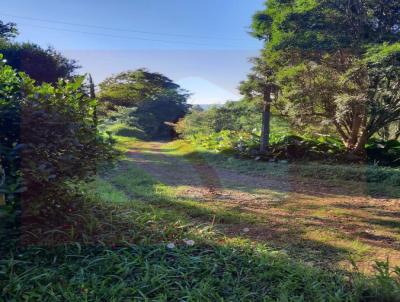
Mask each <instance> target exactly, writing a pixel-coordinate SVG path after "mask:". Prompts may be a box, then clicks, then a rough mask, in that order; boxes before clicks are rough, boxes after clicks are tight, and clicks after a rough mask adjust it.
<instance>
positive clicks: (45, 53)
mask: <svg viewBox="0 0 400 302" xmlns="http://www.w3.org/2000/svg"><path fill="white" fill-rule="evenodd" d="M0 53H2V54H3V56H4V59H6V60H7V64H8V65H10V66H11V67H13V68H14V69H16V70H18V71H23V72H25V73H26V74H27V75H28V76H29V77H31V78H32V79H34V80H35V81H37V82H38V83H43V82H47V83H53V84H55V83H57V81H58V79H60V78H64V79H68V78H71V77H72V76H73V75H74V71H75V70H76V69H77V68H78V67H79V66H78V65H77V63H76V61H74V60H70V59H68V58H66V57H64V56H63V55H62V54H61V53H59V52H57V51H56V50H54V49H53V48H51V47H49V48H47V49H44V48H42V47H40V46H39V45H37V44H34V43H16V42H10V41H1V40H0Z"/></svg>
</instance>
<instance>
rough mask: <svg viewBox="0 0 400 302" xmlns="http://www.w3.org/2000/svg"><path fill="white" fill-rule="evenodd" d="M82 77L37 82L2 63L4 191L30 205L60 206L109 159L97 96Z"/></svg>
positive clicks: (10, 198) (12, 200) (9, 197)
mask: <svg viewBox="0 0 400 302" xmlns="http://www.w3.org/2000/svg"><path fill="white" fill-rule="evenodd" d="M82 81H83V77H81V78H77V79H76V80H74V81H64V80H61V79H60V80H59V81H58V83H57V84H55V85H51V84H42V85H37V84H36V83H35V81H34V80H32V79H31V78H29V77H28V76H27V75H25V74H23V73H19V74H17V73H16V72H15V71H14V70H13V69H12V68H11V67H10V66H7V65H2V66H1V67H0V83H1V86H0V94H1V98H0V131H1V133H0V134H1V135H0V139H1V140H0V147H1V149H0V151H1V165H2V166H3V169H4V173H3V174H4V176H5V177H4V178H5V179H4V182H3V184H2V185H1V192H2V193H5V194H6V197H7V202H8V203H9V204H10V205H13V204H14V205H15V203H16V202H17V201H18V199H19V198H20V197H22V201H23V202H24V206H25V208H27V207H29V206H39V205H46V207H47V208H48V209H49V208H53V207H54V208H61V206H63V205H64V204H65V203H68V202H69V194H68V191H69V190H70V186H71V184H73V183H77V182H79V181H82V180H85V179H87V178H88V177H91V176H93V175H94V174H95V173H96V167H97V163H98V162H100V161H102V160H105V159H109V158H110V156H111V154H112V152H111V145H110V144H109V143H108V142H107V141H105V140H104V139H103V138H102V137H101V136H100V135H99V134H98V132H97V129H96V124H95V122H94V119H93V115H94V108H95V104H96V100H94V99H90V98H89V97H88V94H87V92H86V89H85V88H84V86H83V85H82Z"/></svg>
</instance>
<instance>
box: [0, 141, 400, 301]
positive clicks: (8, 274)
mask: <svg viewBox="0 0 400 302" xmlns="http://www.w3.org/2000/svg"><path fill="white" fill-rule="evenodd" d="M118 139H119V138H118ZM131 143H132V141H129V140H126V139H124V140H122V139H119V148H120V150H121V151H123V150H128V149H129V147H130V144H131ZM81 190H82V193H83V196H84V198H85V203H84V204H83V205H82V207H81V208H76V209H74V210H76V211H77V212H72V213H66V215H65V216H66V217H67V218H69V219H71V220H70V222H69V226H68V228H67V229H64V230H63V231H62V233H63V234H62V235H60V233H59V232H54V234H58V235H59V236H58V237H57V236H54V234H47V235H49V236H47V235H46V234H43V233H40V232H39V230H38V229H39V228H35V227H33V228H32V229H30V232H29V233H31V234H35V232H36V237H39V240H38V241H37V242H36V243H35V244H29V245H23V244H20V245H18V246H16V247H14V248H13V249H11V250H9V251H4V252H3V254H2V258H1V259H0V289H1V299H3V300H4V301H399V297H400V271H399V270H398V269H397V271H394V270H393V269H391V268H390V267H389V265H388V264H387V263H386V262H381V263H377V265H376V275H374V276H371V277H366V276H364V275H363V274H361V273H357V272H354V273H351V274H349V273H346V272H341V271H339V270H322V269H321V268H319V267H317V266H313V265H312V264H309V263H306V262H303V261H299V260H298V259H294V258H293V257H291V255H290V254H289V255H288V254H287V252H286V251H284V250H279V249H273V248H271V247H269V246H268V245H267V244H265V243H256V242H254V241H253V240H251V238H247V237H246V236H243V234H242V233H240V232H237V234H236V235H235V234H232V235H231V236H225V235H224V234H223V233H221V232H220V231H219V229H218V228H217V224H232V225H238V226H241V225H242V224H243V223H244V224H249V223H253V224H254V225H257V224H258V223H259V216H257V215H256V214H254V213H248V212H246V211H242V210H236V209H231V208H229V206H227V205H223V204H221V203H218V204H216V203H215V204H214V203H212V202H204V203H202V202H199V201H195V200H190V199H187V198H183V197H181V196H179V195H177V194H176V192H175V191H176V188H172V187H169V186H166V185H164V184H161V183H159V182H158V181H156V180H154V179H153V178H152V177H150V176H149V175H147V174H146V173H145V172H144V171H143V170H140V169H139V168H137V167H136V166H135V164H134V163H133V162H132V161H130V160H129V158H125V159H123V160H122V161H121V162H120V163H119V165H118V166H116V167H114V168H113V169H111V168H110V167H108V169H107V171H105V172H104V173H102V174H101V175H99V177H98V178H97V179H96V180H95V181H94V182H93V183H91V184H89V185H82V188H81ZM78 210H79V211H78ZM71 226H73V227H71ZM38 232H39V233H38ZM27 235H29V234H27ZM315 235H316V236H317V237H318V236H319V235H318V234H315ZM332 236H333V235H332ZM187 239H191V240H193V242H192V243H193V245H192V243H190V244H189V241H188V240H187ZM329 239H330V238H326V241H329ZM171 243H173V244H174V246H171V245H170V244H171ZM168 245H169V246H168Z"/></svg>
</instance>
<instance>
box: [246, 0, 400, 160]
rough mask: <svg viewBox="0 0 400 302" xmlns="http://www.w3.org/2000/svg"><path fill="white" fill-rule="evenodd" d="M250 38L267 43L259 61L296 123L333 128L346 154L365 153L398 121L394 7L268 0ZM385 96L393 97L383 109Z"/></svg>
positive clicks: (358, 1) (399, 15) (374, 1)
mask: <svg viewBox="0 0 400 302" xmlns="http://www.w3.org/2000/svg"><path fill="white" fill-rule="evenodd" d="M253 34H254V35H255V36H256V37H258V38H260V39H263V40H264V41H265V42H266V45H265V52H264V53H265V55H264V60H265V61H266V62H268V64H269V65H270V66H271V67H272V68H273V69H274V70H275V72H276V78H277V80H278V84H279V86H280V87H281V89H282V92H281V99H282V100H285V101H286V106H285V107H286V108H285V110H286V111H287V112H286V113H287V114H288V115H289V116H291V117H292V121H293V122H294V123H296V124H300V125H301V124H307V123H319V124H321V123H322V124H324V123H330V124H331V125H332V127H333V128H334V129H335V131H336V132H337V133H338V135H340V137H341V138H342V140H343V142H344V144H345V145H346V147H347V148H348V150H349V151H351V152H354V153H362V151H363V149H364V145H365V142H366V140H367V139H368V138H369V137H371V136H372V135H374V134H375V133H376V132H377V131H379V130H380V129H381V128H382V127H385V125H387V124H388V123H391V122H393V121H396V120H398V117H397V116H396V114H397V109H396V108H397V105H398V103H397V100H396V98H397V96H396V94H393V93H392V92H393V89H394V88H396V87H395V86H394V81H395V80H396V78H397V76H396V75H395V73H396V72H397V67H396V64H397V61H396V59H395V58H396V56H397V55H396V52H397V51H398V42H399V41H400V3H399V2H398V1H395V0H387V1H379V0H337V1H336V0H335V1H333V0H321V1H316V0H309V1H301V0H269V1H268V2H267V8H266V9H265V10H264V11H261V12H258V13H257V14H256V15H255V17H254V22H253ZM378 53H380V54H378ZM376 56H380V57H381V59H382V60H381V61H380V63H378V62H374V60H373V57H376ZM383 57H385V58H386V59H383ZM393 64H394V65H393ZM389 69H391V70H392V71H391V72H389ZM377 76H378V77H383V78H386V80H385V81H386V83H391V84H387V85H386V84H384V83H383V82H382V81H381V78H379V79H378V78H377ZM389 78H390V80H389ZM382 89H385V90H386V92H387V93H391V94H392V96H391V97H390V102H388V103H386V104H385V105H383V103H382V102H385V101H384V100H383V99H382V98H381V97H380V96H379V95H378V93H377V92H378V91H379V90H382ZM385 99H387V98H386V96H385ZM378 108H379V109H378Z"/></svg>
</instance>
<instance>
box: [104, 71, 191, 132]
mask: <svg viewBox="0 0 400 302" xmlns="http://www.w3.org/2000/svg"><path fill="white" fill-rule="evenodd" d="M99 86H100V93H99V98H100V101H101V102H103V103H111V104H113V105H115V106H124V107H137V110H136V111H135V112H134V114H135V115H136V116H137V121H138V123H139V124H140V126H141V127H142V128H144V130H145V132H147V133H148V134H149V136H150V137H153V138H154V137H168V136H169V134H170V131H171V128H169V126H167V125H166V124H165V122H171V123H175V122H177V121H178V120H179V119H180V118H182V117H183V116H184V115H185V114H186V113H187V111H188V109H189V105H187V103H186V101H187V99H188V97H189V94H188V92H187V91H186V90H183V89H181V87H180V86H179V85H178V84H175V83H174V82H173V81H172V80H171V79H169V78H168V77H166V76H164V75H162V74H160V73H153V72H149V71H147V70H145V69H138V70H136V71H127V72H122V73H120V74H118V75H115V76H112V77H110V78H107V79H106V80H104V81H103V82H102V83H100V85H99Z"/></svg>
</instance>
